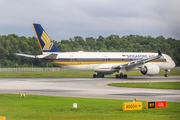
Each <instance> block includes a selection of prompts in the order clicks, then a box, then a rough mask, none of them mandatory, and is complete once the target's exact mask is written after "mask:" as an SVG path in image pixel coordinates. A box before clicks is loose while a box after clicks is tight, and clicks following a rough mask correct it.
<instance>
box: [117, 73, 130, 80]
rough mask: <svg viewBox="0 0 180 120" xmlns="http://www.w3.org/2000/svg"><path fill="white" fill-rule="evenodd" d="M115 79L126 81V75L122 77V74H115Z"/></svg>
mask: <svg viewBox="0 0 180 120" xmlns="http://www.w3.org/2000/svg"><path fill="white" fill-rule="evenodd" d="M115 77H116V78H120V79H123V78H124V79H126V78H127V75H126V74H124V75H123V74H122V73H120V75H118V74H117V75H116V76H115Z"/></svg>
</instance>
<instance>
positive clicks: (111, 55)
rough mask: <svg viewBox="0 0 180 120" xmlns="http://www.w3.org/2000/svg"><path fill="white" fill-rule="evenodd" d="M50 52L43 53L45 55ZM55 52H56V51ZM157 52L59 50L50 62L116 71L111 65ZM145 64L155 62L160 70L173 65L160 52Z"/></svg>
mask: <svg viewBox="0 0 180 120" xmlns="http://www.w3.org/2000/svg"><path fill="white" fill-rule="evenodd" d="M47 54H51V53H43V55H47ZM56 54H57V53H56ZM156 55H157V53H140V52H82V51H81V52H59V53H58V55H57V57H56V59H55V60H52V61H51V62H52V63H53V64H55V65H58V66H61V67H66V68H70V69H76V70H93V71H96V72H117V71H116V70H114V69H113V68H112V66H116V65H121V64H124V63H128V62H131V61H136V60H139V59H145V58H150V57H153V56H156ZM146 64H156V65H158V66H159V68H160V70H168V69H172V68H174V67H175V63H174V61H173V60H172V59H171V57H170V56H168V55H166V54H162V57H161V58H160V59H157V60H152V61H151V62H148V63H146ZM138 69H139V68H138V66H134V67H129V68H127V69H126V71H132V70H138Z"/></svg>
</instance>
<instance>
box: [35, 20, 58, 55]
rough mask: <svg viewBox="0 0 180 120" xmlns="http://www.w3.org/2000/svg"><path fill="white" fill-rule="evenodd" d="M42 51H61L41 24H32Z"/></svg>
mask: <svg viewBox="0 0 180 120" xmlns="http://www.w3.org/2000/svg"><path fill="white" fill-rule="evenodd" d="M32 25H33V27H34V31H35V33H36V37H37V39H38V42H39V46H40V48H41V51H42V52H60V51H59V49H58V48H57V47H56V45H55V44H54V43H53V42H52V40H51V39H50V38H49V36H48V35H47V33H46V32H45V31H44V29H43V28H42V26H41V25H40V24H35V23H33V24H32Z"/></svg>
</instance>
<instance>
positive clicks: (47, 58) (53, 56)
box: [36, 53, 58, 60]
mask: <svg viewBox="0 0 180 120" xmlns="http://www.w3.org/2000/svg"><path fill="white" fill-rule="evenodd" d="M57 55H58V54H53V53H52V54H50V55H47V56H45V57H41V55H39V56H36V58H38V59H41V60H54V59H56V57H57Z"/></svg>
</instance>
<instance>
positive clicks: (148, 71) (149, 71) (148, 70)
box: [141, 64, 160, 76]
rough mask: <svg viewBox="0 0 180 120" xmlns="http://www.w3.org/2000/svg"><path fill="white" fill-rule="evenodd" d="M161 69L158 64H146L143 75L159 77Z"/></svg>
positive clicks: (142, 71) (142, 70)
mask: <svg viewBox="0 0 180 120" xmlns="http://www.w3.org/2000/svg"><path fill="white" fill-rule="evenodd" d="M159 71H160V69H159V66H158V65H156V64H146V65H145V66H144V68H142V69H141V73H142V74H143V75H149V76H151V75H157V74H158V73H159Z"/></svg>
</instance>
